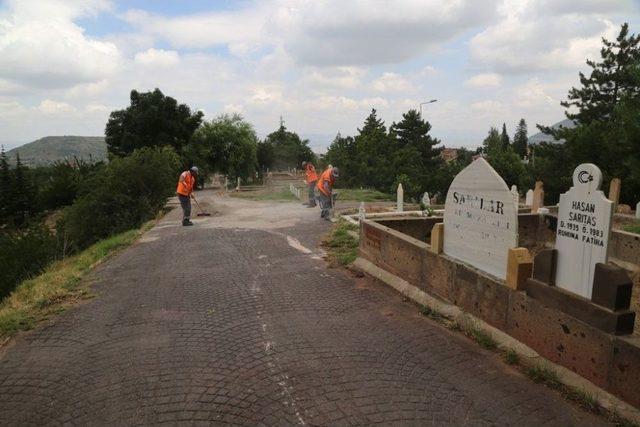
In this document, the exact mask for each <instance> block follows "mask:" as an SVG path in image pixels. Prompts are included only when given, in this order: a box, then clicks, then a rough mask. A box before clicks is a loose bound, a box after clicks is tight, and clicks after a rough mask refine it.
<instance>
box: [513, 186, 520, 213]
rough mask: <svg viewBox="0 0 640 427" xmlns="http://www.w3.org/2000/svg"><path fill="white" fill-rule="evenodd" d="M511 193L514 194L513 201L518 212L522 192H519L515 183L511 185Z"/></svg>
mask: <svg viewBox="0 0 640 427" xmlns="http://www.w3.org/2000/svg"><path fill="white" fill-rule="evenodd" d="M511 194H513V201H514V202H515V204H516V212H518V208H519V206H520V194H519V193H518V187H517V186H516V185H515V184H514V185H512V186H511Z"/></svg>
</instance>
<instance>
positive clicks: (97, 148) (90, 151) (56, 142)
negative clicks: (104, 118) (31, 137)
mask: <svg viewBox="0 0 640 427" xmlns="http://www.w3.org/2000/svg"><path fill="white" fill-rule="evenodd" d="M16 154H19V155H20V161H21V162H23V163H24V164H26V165H28V166H45V165H48V164H51V163H54V162H57V161H64V160H69V159H73V158H74V157H77V158H79V159H83V160H86V161H90V160H91V161H101V160H105V159H106V158H107V144H106V143H105V140H104V136H75V135H63V136H45V137H43V138H40V139H36V140H35V141H32V142H29V143H27V144H24V145H21V146H19V147H16V148H13V149H11V150H9V151H7V157H8V158H9V161H10V162H11V163H15V160H16Z"/></svg>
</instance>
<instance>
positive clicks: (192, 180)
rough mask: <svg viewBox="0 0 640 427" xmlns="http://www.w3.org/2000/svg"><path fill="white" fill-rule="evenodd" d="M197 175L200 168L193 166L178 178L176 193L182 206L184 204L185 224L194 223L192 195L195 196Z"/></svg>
mask: <svg viewBox="0 0 640 427" xmlns="http://www.w3.org/2000/svg"><path fill="white" fill-rule="evenodd" d="M197 177H198V168H197V167H196V166H191V168H190V169H189V170H186V171H184V172H182V173H181V174H180V179H178V188H177V189H176V194H177V195H178V199H179V200H180V206H182V225H184V226H188V225H193V223H192V222H191V197H193V187H194V186H195V184H196V178H197Z"/></svg>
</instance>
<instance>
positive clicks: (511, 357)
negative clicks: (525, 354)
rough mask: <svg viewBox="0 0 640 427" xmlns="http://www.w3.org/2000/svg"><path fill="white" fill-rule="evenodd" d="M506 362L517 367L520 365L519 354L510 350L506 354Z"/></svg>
mask: <svg viewBox="0 0 640 427" xmlns="http://www.w3.org/2000/svg"><path fill="white" fill-rule="evenodd" d="M504 361H505V362H506V363H507V364H508V365H517V364H518V363H520V356H518V353H516V352H515V351H514V350H513V349H508V350H507V351H505V353H504Z"/></svg>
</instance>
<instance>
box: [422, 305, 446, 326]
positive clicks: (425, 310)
mask: <svg viewBox="0 0 640 427" xmlns="http://www.w3.org/2000/svg"><path fill="white" fill-rule="evenodd" d="M420 314H422V315H423V316H425V317H428V318H430V319H432V320H435V321H437V322H440V323H444V319H443V318H442V315H441V314H440V313H438V312H437V311H436V310H433V309H432V308H430V307H427V306H426V305H421V306H420Z"/></svg>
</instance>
